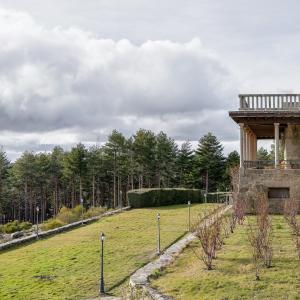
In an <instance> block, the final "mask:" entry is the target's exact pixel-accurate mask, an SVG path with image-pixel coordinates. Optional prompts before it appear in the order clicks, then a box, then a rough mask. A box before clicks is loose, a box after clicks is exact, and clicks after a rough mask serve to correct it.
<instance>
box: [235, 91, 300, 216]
mask: <svg viewBox="0 0 300 300" xmlns="http://www.w3.org/2000/svg"><path fill="white" fill-rule="evenodd" d="M239 99H240V107H239V109H238V110H236V111H230V112H229V116H230V117H231V118H232V119H233V120H234V121H235V122H236V123H237V124H238V125H239V127H240V178H239V196H240V197H246V198H247V199H246V201H247V205H248V212H251V211H252V210H253V209H254V206H255V195H257V192H258V191H261V190H263V191H264V192H265V193H266V194H267V197H268V199H269V209H270V211H271V212H273V213H281V212H282V211H283V207H284V202H285V201H286V200H287V199H289V198H294V199H296V200H298V199H300V94H251V95H239ZM259 139H272V140H274V144H275V155H274V160H273V161H270V160H266V161H263V160H258V159H257V141H258V140H259Z"/></svg>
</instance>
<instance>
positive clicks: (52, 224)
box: [41, 219, 65, 231]
mask: <svg viewBox="0 0 300 300" xmlns="http://www.w3.org/2000/svg"><path fill="white" fill-rule="evenodd" d="M63 225H65V223H63V222H61V221H60V220H58V219H49V220H47V221H46V222H44V223H43V224H42V225H41V228H42V230H45V231H46V230H51V229H55V228H58V227H61V226H63Z"/></svg>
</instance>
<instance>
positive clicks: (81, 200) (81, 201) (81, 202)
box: [80, 198, 83, 225]
mask: <svg viewBox="0 0 300 300" xmlns="http://www.w3.org/2000/svg"><path fill="white" fill-rule="evenodd" d="M80 204H81V225H83V199H82V198H81V199H80Z"/></svg>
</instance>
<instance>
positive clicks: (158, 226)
mask: <svg viewBox="0 0 300 300" xmlns="http://www.w3.org/2000/svg"><path fill="white" fill-rule="evenodd" d="M157 255H160V214H159V213H157Z"/></svg>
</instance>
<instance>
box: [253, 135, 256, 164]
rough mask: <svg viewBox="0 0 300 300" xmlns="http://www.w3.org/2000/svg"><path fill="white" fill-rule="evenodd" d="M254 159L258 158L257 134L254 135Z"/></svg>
mask: <svg viewBox="0 0 300 300" xmlns="http://www.w3.org/2000/svg"><path fill="white" fill-rule="evenodd" d="M253 148H254V160H257V136H256V135H254V146H253Z"/></svg>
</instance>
